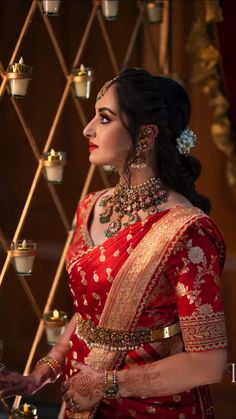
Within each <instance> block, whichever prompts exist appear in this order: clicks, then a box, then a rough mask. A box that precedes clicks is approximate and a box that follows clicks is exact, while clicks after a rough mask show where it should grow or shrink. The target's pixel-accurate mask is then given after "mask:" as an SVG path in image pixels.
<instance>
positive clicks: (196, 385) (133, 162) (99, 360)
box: [0, 68, 227, 419]
mask: <svg viewBox="0 0 236 419" xmlns="http://www.w3.org/2000/svg"><path fill="white" fill-rule="evenodd" d="M189 119H190V102H189V98H188V96H187V93H186V92H185V90H184V88H183V87H182V86H181V85H180V84H179V83H177V82H176V81H174V80H172V79H169V78H166V77H160V76H157V77H154V76H152V75H151V74H150V73H148V72H147V71H145V70H142V69H139V68H130V69H126V70H123V71H122V72H121V73H120V74H118V76H116V77H115V78H114V79H112V80H110V81H108V82H107V83H106V84H105V85H104V86H103V87H102V88H101V90H100V91H99V93H98V95H97V100H96V106H95V116H94V118H93V119H92V120H91V121H90V122H89V123H88V125H87V126H86V127H85V129H84V136H85V138H86V139H87V141H88V147H89V153H90V154H89V161H90V163H92V164H94V165H96V166H104V165H111V166H113V167H114V169H115V171H116V172H117V174H118V176H119V180H118V182H117V184H116V185H114V186H113V187H110V188H107V189H104V190H101V191H97V192H91V193H89V194H88V195H86V196H85V198H84V199H83V200H82V201H81V202H80V203H79V205H78V208H77V225H76V230H75V235H74V238H73V242H72V244H71V246H70V248H69V251H68V253H67V258H66V265H67V271H68V276H69V287H70V290H71V295H72V299H73V304H74V310H75V314H74V316H73V318H72V319H71V321H70V323H69V324H68V327H67V329H66V331H65V333H64V335H63V336H62V337H61V339H60V340H59V341H58V342H57V344H56V345H55V346H54V347H53V348H52V350H51V351H50V352H49V353H48V354H47V355H46V356H45V357H44V358H42V359H40V360H39V361H38V363H37V365H36V367H35V369H34V370H33V371H32V373H31V374H30V375H29V376H27V377H23V376H22V375H21V374H18V373H15V372H10V371H8V369H7V368H6V367H5V366H4V365H2V367H1V370H0V392H1V396H2V397H9V396H11V395H15V394H34V393H35V392H36V391H38V390H39V389H40V388H42V387H43V386H44V385H45V384H47V383H50V382H54V381H55V380H56V379H57V378H58V377H59V376H60V375H62V378H63V384H62V392H63V399H64V400H65V401H66V414H65V415H66V416H65V417H66V418H84V419H85V418H92V417H94V418H96V419H100V418H124V419H125V418H137V419H145V418H151V417H152V418H158V419H190V418H196V419H200V418H206V419H209V418H214V410H213V405H212V401H211V397H210V392H209V388H208V384H211V383H217V382H220V381H221V379H222V376H223V373H224V370H225V365H226V347H227V337H226V330H225V320H224V311H223V305H222V300H221V291H220V284H219V278H220V275H221V273H222V270H223V265H224V260H225V244H224V240H223V238H222V235H221V233H220V231H219V230H218V228H217V226H216V224H215V223H214V221H213V220H212V219H211V217H209V215H208V214H209V211H210V202H209V200H208V199H207V198H206V197H204V196H203V195H201V194H199V193H198V192H197V191H196V190H195V181H196V179H197V178H198V177H199V175H200V172H201V166H200V163H199V161H198V160H197V159H196V158H195V157H193V156H192V155H191V154H190V153H191V149H192V148H193V147H194V146H195V145H196V135H195V134H194V132H193V131H192V130H191V129H190V128H189V126H188V125H189Z"/></svg>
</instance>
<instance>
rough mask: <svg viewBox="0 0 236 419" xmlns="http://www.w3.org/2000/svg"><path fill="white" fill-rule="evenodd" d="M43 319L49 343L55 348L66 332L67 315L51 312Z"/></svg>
mask: <svg viewBox="0 0 236 419" xmlns="http://www.w3.org/2000/svg"><path fill="white" fill-rule="evenodd" d="M43 318H44V326H45V331H46V337H47V342H48V344H49V345H51V346H54V345H55V343H56V342H57V341H58V339H59V338H60V337H61V335H62V334H63V333H64V331H65V326H66V323H67V314H66V313H65V312H64V311H60V310H50V311H48V312H47V313H45V314H44V316H43Z"/></svg>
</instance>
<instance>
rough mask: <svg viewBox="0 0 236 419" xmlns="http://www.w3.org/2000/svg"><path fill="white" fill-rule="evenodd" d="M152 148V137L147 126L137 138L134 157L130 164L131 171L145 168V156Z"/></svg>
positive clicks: (150, 130)
mask: <svg viewBox="0 0 236 419" xmlns="http://www.w3.org/2000/svg"><path fill="white" fill-rule="evenodd" d="M153 146H154V135H153V132H152V129H151V127H149V126H147V127H145V128H144V130H143V132H142V133H141V134H140V135H139V137H138V145H137V147H136V150H135V156H134V158H133V160H132V163H131V164H130V167H132V168H133V169H143V168H145V167H147V162H146V156H145V154H146V153H147V152H148V151H150V150H152V148H153Z"/></svg>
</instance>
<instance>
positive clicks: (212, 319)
mask: <svg viewBox="0 0 236 419" xmlns="http://www.w3.org/2000/svg"><path fill="white" fill-rule="evenodd" d="M180 324H181V330H182V334H183V340H184V344H185V350H186V351H205V350H207V349H217V348H221V347H226V346H227V334H226V329H225V317H224V313H223V312H222V311H220V312H216V313H214V312H211V310H210V311H209V312H206V313H199V312H195V313H193V314H192V315H191V316H181V317H180Z"/></svg>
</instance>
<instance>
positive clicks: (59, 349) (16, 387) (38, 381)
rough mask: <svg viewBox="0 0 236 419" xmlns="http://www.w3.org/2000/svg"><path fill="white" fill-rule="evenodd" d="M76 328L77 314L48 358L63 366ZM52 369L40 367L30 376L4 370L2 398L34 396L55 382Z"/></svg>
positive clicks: (0, 384)
mask: <svg viewBox="0 0 236 419" xmlns="http://www.w3.org/2000/svg"><path fill="white" fill-rule="evenodd" d="M75 326H76V314H74V316H73V317H72V319H71V320H70V322H69V323H68V325H67V327H66V329H65V332H64V333H63V335H62V336H61V338H60V339H59V340H58V342H57V343H56V345H55V346H54V347H53V348H52V349H51V350H50V352H49V353H48V354H47V356H48V357H52V358H54V359H56V361H57V362H58V363H59V364H63V362H64V360H65V357H66V354H67V352H68V350H69V339H70V336H71V334H72V333H73V331H74V330H75ZM54 378H55V377H54V376H53V374H52V369H51V368H50V367H49V365H48V364H47V363H41V364H40V365H38V366H37V367H36V368H35V369H34V370H33V371H32V372H31V373H30V374H29V375H28V376H24V375H22V374H19V373H17V372H11V371H8V370H7V369H3V370H2V371H1V372H0V396H1V397H3V398H4V397H11V396H14V395H16V394H18V395H25V394H34V393H36V392H37V391H38V390H40V389H41V388H42V387H44V386H45V385H46V384H48V383H50V382H53V381H54Z"/></svg>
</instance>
